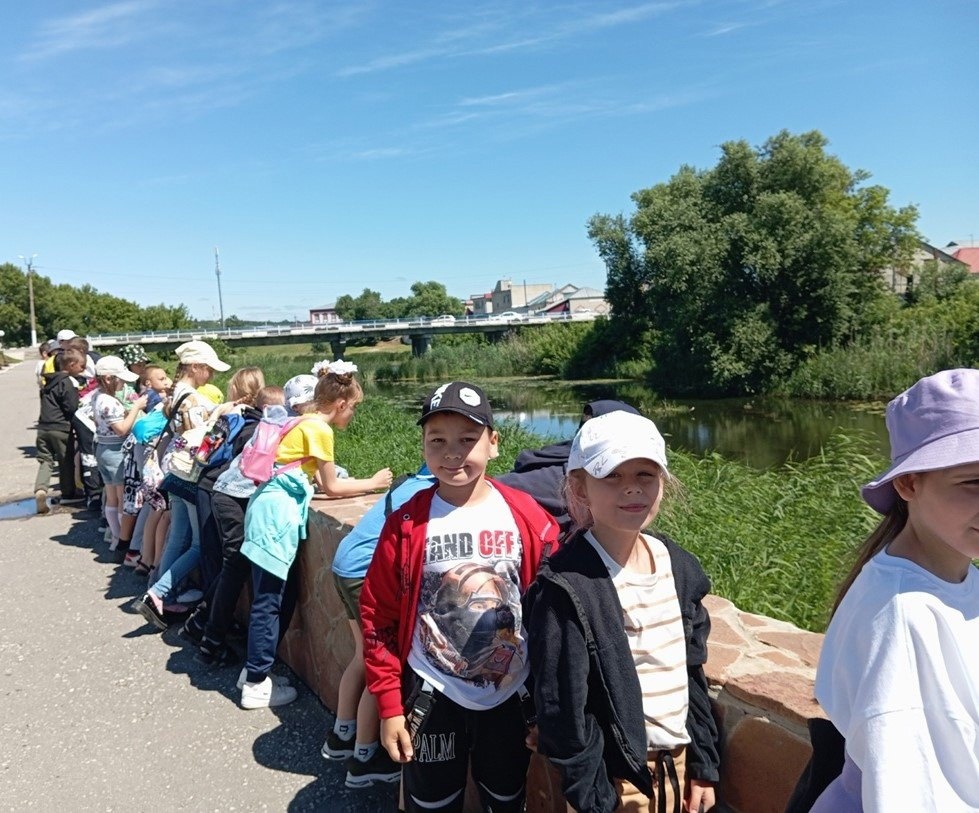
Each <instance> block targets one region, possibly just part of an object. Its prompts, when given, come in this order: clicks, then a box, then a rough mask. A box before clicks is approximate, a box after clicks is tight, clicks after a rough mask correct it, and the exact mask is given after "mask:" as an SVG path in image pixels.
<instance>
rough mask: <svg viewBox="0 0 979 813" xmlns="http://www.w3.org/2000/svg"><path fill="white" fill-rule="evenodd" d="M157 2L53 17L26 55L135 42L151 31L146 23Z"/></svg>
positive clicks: (142, 0)
mask: <svg viewBox="0 0 979 813" xmlns="http://www.w3.org/2000/svg"><path fill="white" fill-rule="evenodd" d="M156 6H157V0H126V2H121V3H110V4H109V5H104V6H100V7H99V8H95V9H91V10H90V11H86V12H82V13H80V14H72V15H69V16H67V17H58V18H56V19H54V20H49V21H48V22H46V23H44V24H43V25H42V26H41V29H40V31H39V33H38V36H37V38H36V39H35V40H34V42H33V43H32V44H31V47H30V48H29V49H28V50H27V51H26V52H25V53H24V54H23V56H22V58H23V59H24V60H26V61H38V60H43V59H50V58H52V57H56V56H60V55H62V54H67V53H71V52H74V51H83V50H94V49H105V48H121V47H124V46H128V45H132V44H133V43H135V42H138V41H139V40H141V39H144V38H146V37H147V36H148V35H149V31H148V27H147V26H144V25H143V24H142V23H143V21H144V20H145V18H146V16H147V15H148V14H149V13H150V12H151V11H153V10H154V9H155V8H156Z"/></svg>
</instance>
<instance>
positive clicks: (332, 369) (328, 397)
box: [313, 361, 364, 409]
mask: <svg viewBox="0 0 979 813" xmlns="http://www.w3.org/2000/svg"><path fill="white" fill-rule="evenodd" d="M356 372H357V365H356V364H350V363H348V362H345V361H334V362H332V363H330V364H323V363H320V364H317V365H315V366H314V367H313V374H314V375H316V376H318V377H319V381H317V382H316V390H315V391H314V392H313V403H314V404H315V405H316V408H317V409H324V408H328V407H330V406H331V405H332V404H334V403H336V402H337V401H340V400H347V401H360V400H362V399H363V397H364V391H363V389H362V388H361V386H360V382H359V381H358V380H357V379H356V378H355V377H354V373H356Z"/></svg>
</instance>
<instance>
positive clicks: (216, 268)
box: [214, 246, 224, 328]
mask: <svg viewBox="0 0 979 813" xmlns="http://www.w3.org/2000/svg"><path fill="white" fill-rule="evenodd" d="M214 276H216V277H217V278H218V308H220V310H221V327H222V328H223V327H224V302H223V301H222V299H221V264H220V263H219V262H218V247H217V246H215V247H214Z"/></svg>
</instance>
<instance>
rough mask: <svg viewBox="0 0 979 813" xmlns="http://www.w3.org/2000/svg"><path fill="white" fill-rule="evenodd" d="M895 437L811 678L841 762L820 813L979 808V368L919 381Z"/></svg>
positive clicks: (892, 426)
mask: <svg viewBox="0 0 979 813" xmlns="http://www.w3.org/2000/svg"><path fill="white" fill-rule="evenodd" d="M887 429H888V433H889V435H890V441H891V461H892V465H891V467H890V468H889V469H888V470H887V471H885V472H884V473H883V474H882V475H880V476H879V477H878V478H877V479H875V480H874V481H872V482H870V483H868V484H867V485H866V486H864V487H863V490H862V494H863V497H864V499H865V500H866V501H867V503H868V504H869V505H870V506H871V507H872V508H874V509H875V510H876V511H878V512H879V513H881V514H883V515H884V516H883V519H882V520H881V522H880V524H879V525H878V526H877V528H876V529H875V530H874V532H873V533H872V534H871V535H870V536H869V537H868V539H867V540H866V542H865V543H864V545H863V547H862V548H861V549H860V551H859V554H858V561H857V563H856V565H855V566H854V568H853V570H852V571H851V572H850V574H849V576H848V577H847V578H846V580H845V581H844V584H843V587H842V589H841V591H840V597H839V598H838V599H837V604H836V607H835V608H834V613H833V619H832V621H831V623H830V626H829V630H828V631H827V633H826V640H825V642H824V644H823V650H822V655H821V657H820V661H819V669H818V672H817V675H816V698H817V699H818V700H819V702H820V703H821V704H822V706H823V708H824V709H825V710H826V713H827V714H828V716H829V718H830V721H831V722H832V723H833V725H834V726H836V728H837V729H838V730H839V731H840V733H841V734H842V735H843V737H844V738H845V740H846V759H845V762H844V767H843V772H842V774H841V775H840V776H839V777H837V778H836V779H835V780H834V781H833V782H832V783H831V784H830V785H829V787H828V788H826V790H825V791H824V792H823V793H822V795H821V796H820V797H819V798H818V799H817V801H816V803H815V805H814V807H813V808H812V809H813V811H816V813H828V812H829V811H832V812H833V813H847V812H848V811H860V810H867V811H884V810H888V811H890V810H915V811H918V810H921V811H925V810H928V811H931V810H936V811H937V810H941V811H943V813H950V811H965V810H979V572H977V570H976V568H975V567H974V566H973V565H972V561H973V560H974V559H977V558H979V370H971V369H960V370H945V371H943V372H940V373H936V374H935V375H933V376H929V377H927V378H923V379H921V380H920V381H919V382H917V383H916V384H915V385H914V386H913V387H911V388H910V389H909V390H907V391H906V392H903V393H902V394H901V395H899V396H898V397H897V398H895V399H894V400H893V401H891V403H890V404H888V407H887Z"/></svg>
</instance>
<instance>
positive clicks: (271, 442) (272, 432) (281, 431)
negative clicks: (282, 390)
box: [238, 407, 312, 486]
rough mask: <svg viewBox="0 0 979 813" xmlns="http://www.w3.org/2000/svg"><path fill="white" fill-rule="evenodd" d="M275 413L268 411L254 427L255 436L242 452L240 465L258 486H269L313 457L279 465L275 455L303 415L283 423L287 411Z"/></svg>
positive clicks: (267, 409) (246, 475)
mask: <svg viewBox="0 0 979 813" xmlns="http://www.w3.org/2000/svg"><path fill="white" fill-rule="evenodd" d="M279 409H280V410H281V412H279V411H278V410H277V411H275V412H273V411H272V409H271V408H266V412H265V414H264V415H263V416H262V420H260V421H259V422H258V426H256V427H255V433H254V434H253V435H252V436H251V438H249V440H248V443H246V444H245V448H244V449H242V450H241V458H240V459H239V461H238V465H239V466H240V468H241V473H242V474H243V475H244V476H245V477H247V478H249V479H250V480H251V481H252V482H253V483H255V485H257V486H260V485H262V483H267V482H268V481H269V480H271V479H272V478H273V477H278V476H279V475H280V474H284V473H285V472H287V471H291V470H292V469H295V468H297V467H299V466H301V465H302V464H303V463H305V462H306V461H307V460H311V459H312V458H310V457H301V458H300V459H299V460H293V461H292V462H291V463H285V464H281V465H276V462H275V456H276V454H277V453H278V451H279V444H280V443H281V442H282V438H284V437H285V436H286V435H287V434H288V433H289V431H290V430H292V429H293V428H294V427H295V426H296V424H298V423H299V422H300V421H301V420H303V417H304V416H302V415H300V416H299V417H297V418H286V419H284V420H283V418H284V417H285V416H284V413H285V410H283V409H281V407H280V408H279Z"/></svg>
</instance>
